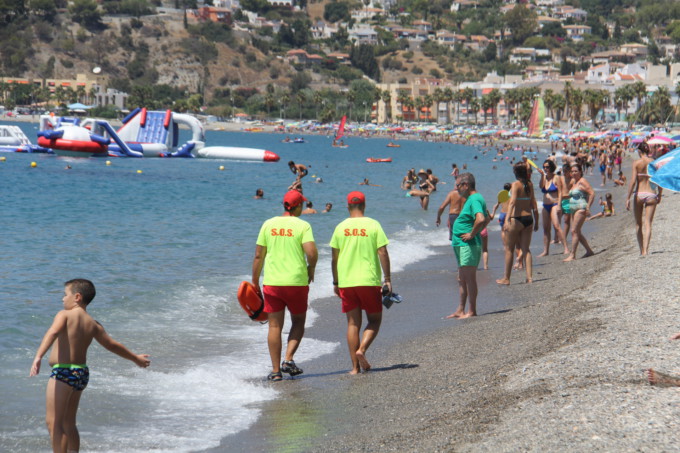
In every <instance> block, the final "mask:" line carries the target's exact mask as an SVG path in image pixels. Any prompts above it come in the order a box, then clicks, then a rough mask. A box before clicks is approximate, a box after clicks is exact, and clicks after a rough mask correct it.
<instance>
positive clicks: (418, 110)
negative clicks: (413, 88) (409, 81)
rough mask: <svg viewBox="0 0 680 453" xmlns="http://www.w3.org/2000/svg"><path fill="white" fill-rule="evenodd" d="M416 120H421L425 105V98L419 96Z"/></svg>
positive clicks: (416, 105) (416, 104) (417, 98)
mask: <svg viewBox="0 0 680 453" xmlns="http://www.w3.org/2000/svg"><path fill="white" fill-rule="evenodd" d="M414 103H415V107H416V120H417V121H418V122H420V119H421V113H422V109H423V107H424V106H425V98H423V97H422V96H418V97H416V98H415V102H414Z"/></svg>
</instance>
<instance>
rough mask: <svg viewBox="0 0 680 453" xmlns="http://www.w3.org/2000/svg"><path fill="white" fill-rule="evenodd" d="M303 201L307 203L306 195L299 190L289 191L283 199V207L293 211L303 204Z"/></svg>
mask: <svg viewBox="0 0 680 453" xmlns="http://www.w3.org/2000/svg"><path fill="white" fill-rule="evenodd" d="M303 201H307V199H306V198H305V196H304V195H302V194H301V193H300V192H298V191H297V190H289V191H288V192H287V193H286V195H284V197H283V206H284V207H285V208H286V209H291V208H294V207H296V206H297V205H300V204H302V202H303Z"/></svg>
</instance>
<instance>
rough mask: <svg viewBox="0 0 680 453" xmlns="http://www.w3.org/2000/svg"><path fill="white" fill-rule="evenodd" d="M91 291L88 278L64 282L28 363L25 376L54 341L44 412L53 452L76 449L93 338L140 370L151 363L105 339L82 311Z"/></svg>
mask: <svg viewBox="0 0 680 453" xmlns="http://www.w3.org/2000/svg"><path fill="white" fill-rule="evenodd" d="M95 294H96V291H95V288H94V285H93V284H92V282H91V281H89V280H85V279H75V280H69V281H68V282H66V283H64V297H63V299H62V301H63V303H64V309H63V310H62V311H60V312H59V313H57V315H56V316H55V317H54V321H53V322H52V326H51V327H50V328H49V329H48V330H47V333H45V336H44V337H43V340H42V342H41V343H40V347H39V348H38V351H37V352H36V354H35V359H33V365H32V366H31V373H30V376H35V375H37V374H38V373H39V372H40V363H41V360H42V358H43V356H44V355H45V353H47V350H48V349H49V348H50V347H51V346H52V345H53V344H54V348H52V352H51V353H50V359H49V364H50V366H51V367H52V374H51V375H50V380H49V381H48V382H47V397H46V415H45V421H46V422H47V429H48V430H49V432H50V438H51V440H52V450H53V451H54V452H59V453H66V452H67V451H68V452H77V451H79V450H80V435H79V434H78V429H77V428H76V413H77V412H78V403H79V402H80V397H81V396H82V394H83V393H82V392H83V390H84V389H85V387H87V383H88V381H89V376H90V373H89V370H88V368H87V365H86V364H87V349H88V348H89V346H90V343H92V339H93V338H94V339H95V340H97V341H98V342H99V343H100V344H101V345H102V346H104V347H105V348H106V349H108V350H109V351H111V352H113V353H115V354H118V355H119V356H121V357H123V358H124V359H128V360H131V361H133V362H134V363H135V364H137V365H138V366H140V367H142V368H146V367H148V366H149V364H150V363H151V361H150V360H149V356H148V355H147V354H134V353H132V352H130V350H128V349H127V348H126V347H125V346H123V345H122V344H120V343H118V342H117V341H115V340H114V339H113V338H111V337H110V336H109V335H108V334H107V333H106V330H104V327H103V326H102V325H101V324H99V323H98V322H97V321H95V320H94V319H92V317H91V316H90V315H89V314H88V313H87V310H86V308H87V305H88V304H89V303H90V302H91V301H92V299H94V296H95Z"/></svg>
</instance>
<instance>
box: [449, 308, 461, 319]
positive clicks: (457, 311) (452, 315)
mask: <svg viewBox="0 0 680 453" xmlns="http://www.w3.org/2000/svg"><path fill="white" fill-rule="evenodd" d="M464 313H465V308H458V310H456V311H454V312H453V313H451V314H450V315H449V316H447V317H446V319H452V318H460V317H461V316H463V314H464Z"/></svg>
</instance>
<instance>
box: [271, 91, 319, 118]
mask: <svg viewBox="0 0 680 453" xmlns="http://www.w3.org/2000/svg"><path fill="white" fill-rule="evenodd" d="M274 104H276V102H275V101H274V94H273V93H267V94H265V95H264V106H265V107H267V117H271V109H272V107H273V106H274ZM317 116H318V115H317Z"/></svg>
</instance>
